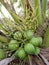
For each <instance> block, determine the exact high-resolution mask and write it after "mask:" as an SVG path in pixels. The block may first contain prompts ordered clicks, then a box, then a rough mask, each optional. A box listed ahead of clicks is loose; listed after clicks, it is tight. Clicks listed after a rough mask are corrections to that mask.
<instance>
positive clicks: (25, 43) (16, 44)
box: [0, 30, 42, 60]
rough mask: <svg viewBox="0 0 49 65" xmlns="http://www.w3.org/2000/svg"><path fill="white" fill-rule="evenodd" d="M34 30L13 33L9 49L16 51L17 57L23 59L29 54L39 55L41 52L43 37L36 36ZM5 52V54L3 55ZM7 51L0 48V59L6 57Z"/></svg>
mask: <svg viewBox="0 0 49 65" xmlns="http://www.w3.org/2000/svg"><path fill="white" fill-rule="evenodd" d="M33 34H34V33H33V31H32V30H27V31H25V32H23V33H21V32H20V31H17V32H15V33H13V35H12V39H11V40H10V41H9V43H8V50H9V51H12V52H13V51H15V52H14V55H15V57H17V58H19V59H21V60H23V59H25V58H26V56H27V55H28V54H29V55H38V54H39V53H40V48H39V47H40V46H41V44H42V38H41V37H34V36H33ZM2 54H3V55H2ZM4 55H6V54H5V52H3V51H2V50H1V49H0V59H3V58H5V57H4Z"/></svg>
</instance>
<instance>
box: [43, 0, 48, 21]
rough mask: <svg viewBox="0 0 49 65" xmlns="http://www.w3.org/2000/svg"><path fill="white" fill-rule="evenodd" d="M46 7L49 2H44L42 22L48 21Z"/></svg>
mask: <svg viewBox="0 0 49 65" xmlns="http://www.w3.org/2000/svg"><path fill="white" fill-rule="evenodd" d="M46 6H47V0H42V18H43V19H42V20H43V21H45V20H46Z"/></svg>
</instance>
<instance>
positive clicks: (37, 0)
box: [34, 0, 42, 24]
mask: <svg viewBox="0 0 49 65" xmlns="http://www.w3.org/2000/svg"><path fill="white" fill-rule="evenodd" d="M34 9H35V10H36V12H35V13H36V16H37V21H38V24H41V23H42V16H41V6H40V0H34Z"/></svg>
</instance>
